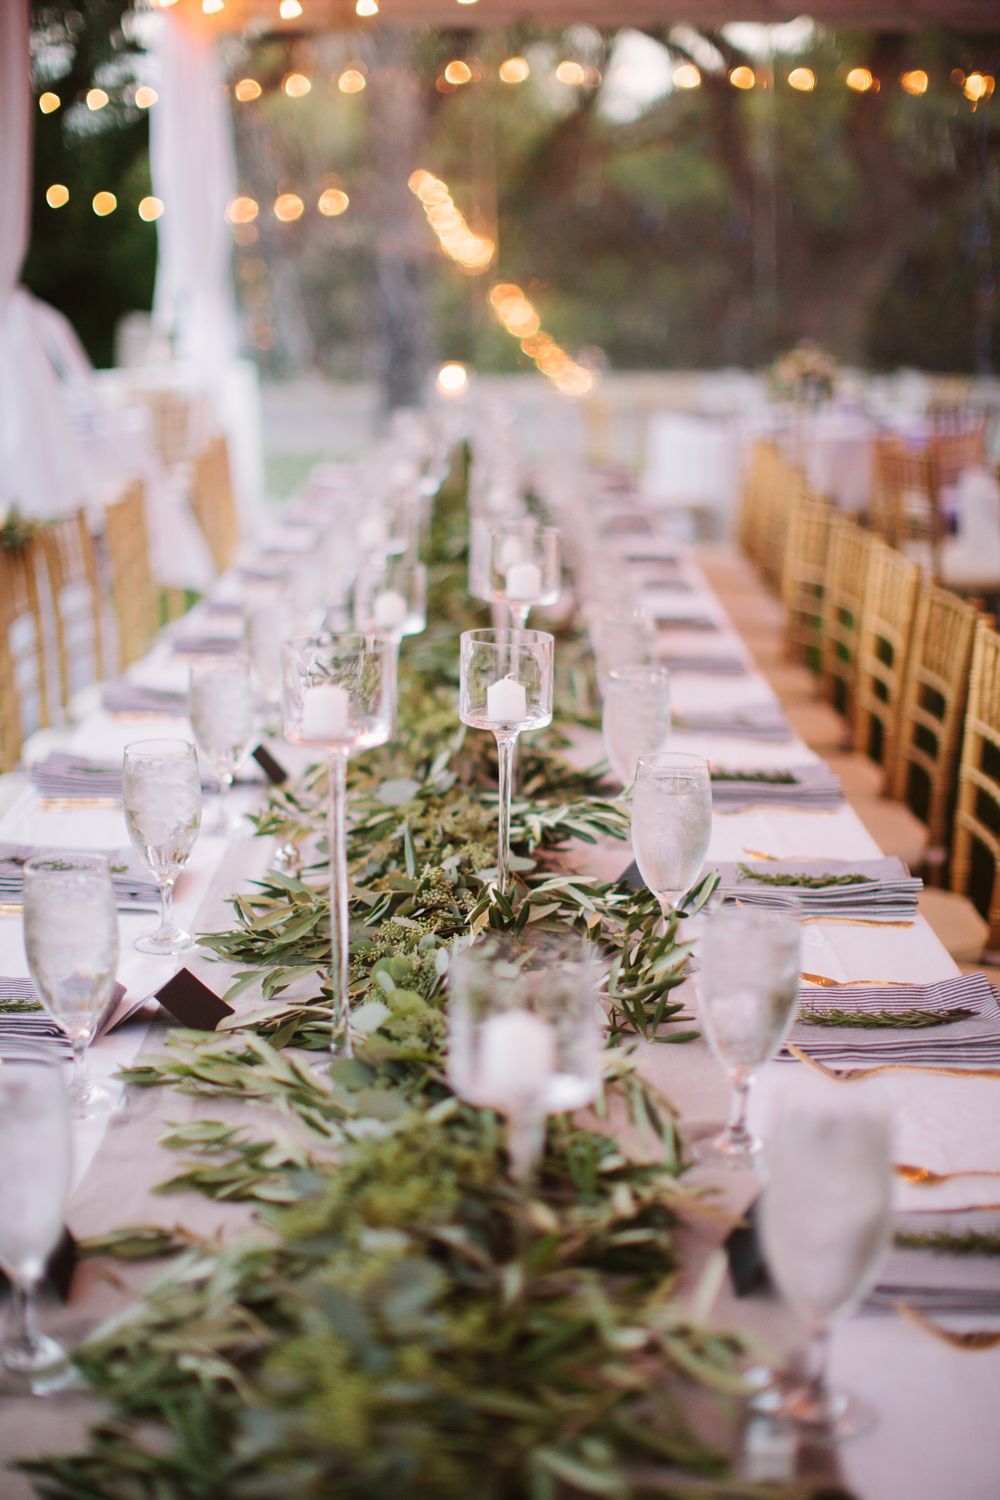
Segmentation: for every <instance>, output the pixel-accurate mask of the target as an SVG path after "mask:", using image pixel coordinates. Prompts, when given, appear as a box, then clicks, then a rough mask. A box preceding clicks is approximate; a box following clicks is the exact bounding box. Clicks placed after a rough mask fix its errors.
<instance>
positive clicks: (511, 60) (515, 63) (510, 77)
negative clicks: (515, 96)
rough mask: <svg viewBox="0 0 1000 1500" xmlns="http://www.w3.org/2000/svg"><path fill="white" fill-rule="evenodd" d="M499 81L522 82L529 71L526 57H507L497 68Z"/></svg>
mask: <svg viewBox="0 0 1000 1500" xmlns="http://www.w3.org/2000/svg"><path fill="white" fill-rule="evenodd" d="M497 71H498V72H499V74H500V82H501V83H523V82H524V80H525V79H526V78H527V77H528V75H529V73H530V72H531V69H530V67H529V66H528V59H527V58H526V57H508V58H507V59H506V60H505V61H504V62H502V63H501V64H500V67H499V68H498V70H497Z"/></svg>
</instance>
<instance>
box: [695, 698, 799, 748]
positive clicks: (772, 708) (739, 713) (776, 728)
mask: <svg viewBox="0 0 1000 1500" xmlns="http://www.w3.org/2000/svg"><path fill="white" fill-rule="evenodd" d="M674 728H675V729H677V730H680V732H681V733H682V734H718V735H723V736H725V737H726V738H734V739H741V740H764V741H768V742H776V741H779V740H788V739H791V738H792V726H791V725H790V724H789V722H788V720H787V719H786V718H785V715H784V714H783V713H782V711H781V709H780V708H779V706H778V704H777V703H761V704H749V705H748V706H747V707H745V708H740V709H731V710H730V711H729V712H728V713H727V712H725V711H722V712H718V711H707V710H705V709H691V710H687V709H686V710H685V711H684V713H682V714H674Z"/></svg>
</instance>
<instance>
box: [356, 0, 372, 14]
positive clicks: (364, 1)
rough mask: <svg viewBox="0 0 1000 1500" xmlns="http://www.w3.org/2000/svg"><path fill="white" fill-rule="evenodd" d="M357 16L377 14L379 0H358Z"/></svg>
mask: <svg viewBox="0 0 1000 1500" xmlns="http://www.w3.org/2000/svg"><path fill="white" fill-rule="evenodd" d="M354 14H355V15H356V16H377V15H378V0H357V3H356V4H355V7H354Z"/></svg>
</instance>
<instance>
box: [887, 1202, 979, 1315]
mask: <svg viewBox="0 0 1000 1500" xmlns="http://www.w3.org/2000/svg"><path fill="white" fill-rule="evenodd" d="M893 1229H894V1232H895V1235H896V1236H904V1237H908V1236H919V1237H920V1238H921V1239H923V1238H924V1237H926V1236H933V1238H934V1240H935V1243H934V1244H933V1245H919V1246H918V1245H906V1244H900V1243H899V1242H898V1239H897V1240H896V1241H895V1242H894V1243H893V1244H892V1246H891V1247H890V1249H889V1250H888V1252H887V1253H886V1257H885V1260H884V1261H883V1263H882V1266H881V1268H880V1270H879V1278H878V1284H877V1285H876V1286H875V1288H874V1289H873V1291H872V1292H871V1294H870V1295H869V1297H868V1298H867V1300H866V1301H865V1310H866V1311H870V1312H890V1311H891V1310H892V1308H893V1304H894V1303H895V1302H897V1301H900V1300H901V1301H903V1302H906V1303H908V1304H909V1305H910V1306H911V1307H914V1308H916V1309H917V1310H918V1311H920V1312H926V1313H970V1314H988V1313H1000V1255H998V1254H997V1253H996V1250H995V1249H994V1250H993V1253H992V1254H991V1253H990V1252H989V1250H988V1248H987V1246H986V1245H985V1244H984V1245H983V1248H982V1252H981V1253H977V1252H976V1251H975V1250H974V1249H973V1248H972V1247H971V1244H970V1237H974V1236H977V1235H979V1236H984V1237H986V1239H987V1240H991V1241H993V1243H994V1245H995V1244H996V1242H997V1240H998V1239H1000V1210H997V1209H996V1208H958V1209H954V1208H953V1209H915V1210H912V1211H909V1212H905V1211H904V1212H902V1213H898V1214H896V1216H895V1220H894V1224H893Z"/></svg>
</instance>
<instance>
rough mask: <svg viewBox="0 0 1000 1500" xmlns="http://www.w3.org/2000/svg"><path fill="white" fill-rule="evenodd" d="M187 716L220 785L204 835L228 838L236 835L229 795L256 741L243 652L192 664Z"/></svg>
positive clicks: (248, 674)
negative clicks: (216, 809)
mask: <svg viewBox="0 0 1000 1500" xmlns="http://www.w3.org/2000/svg"><path fill="white" fill-rule="evenodd" d="M188 712H189V714H190V716H191V729H192V732H193V734H194V737H195V742H196V744H197V746H198V749H199V750H200V751H201V753H202V754H203V755H204V756H205V759H206V760H207V761H208V762H209V764H210V766H211V767H212V770H213V771H214V772H215V776H216V779H217V780H218V783H219V804H218V812H217V814H216V817H215V820H214V822H213V823H212V824H210V825H209V826H208V827H206V829H205V832H206V833H217V834H222V835H225V834H228V833H231V832H232V830H233V822H232V820H231V819H230V816H229V790H230V788H231V786H232V784H233V781H234V779H235V777H236V771H237V769H238V767H239V764H240V761H241V760H242V759H243V757H244V756H245V755H246V753H247V751H248V750H249V749H250V743H251V741H252V739H253V724H254V709H253V685H252V683H251V680H250V663H249V661H248V659H247V658H246V657H245V656H244V655H243V653H242V652H236V653H234V654H233V655H232V656H209V657H205V658H204V659H203V660H201V661H194V662H192V663H191V676H190V681H189V686H188Z"/></svg>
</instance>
